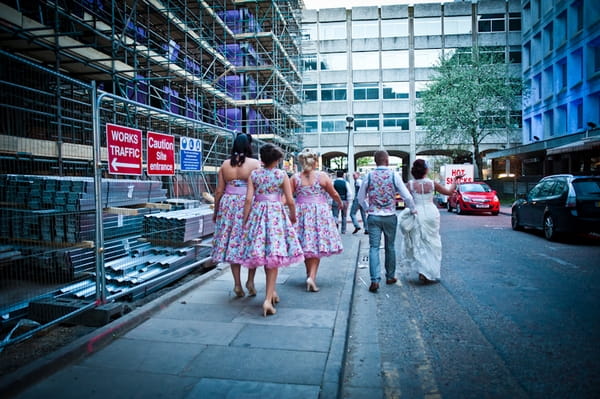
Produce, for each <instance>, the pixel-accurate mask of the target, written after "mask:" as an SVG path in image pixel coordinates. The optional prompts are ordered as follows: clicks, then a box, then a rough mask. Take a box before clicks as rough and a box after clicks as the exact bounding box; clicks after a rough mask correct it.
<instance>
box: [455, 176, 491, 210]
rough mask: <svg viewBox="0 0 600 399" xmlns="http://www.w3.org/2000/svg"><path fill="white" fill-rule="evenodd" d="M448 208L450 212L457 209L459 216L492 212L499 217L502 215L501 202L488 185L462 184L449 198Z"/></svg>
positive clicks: (477, 183) (480, 183)
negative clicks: (466, 213)
mask: <svg viewBox="0 0 600 399" xmlns="http://www.w3.org/2000/svg"><path fill="white" fill-rule="evenodd" d="M447 208H448V212H452V210H453V209H456V213H458V214H461V213H465V212H470V213H471V212H472V213H481V212H491V214H492V215H497V214H499V213H500V200H499V199H498V195H497V194H496V191H494V190H493V189H492V188H491V187H490V186H488V185H487V184H486V183H482V182H471V183H460V184H459V185H457V186H456V191H455V192H454V193H453V194H452V195H451V196H449V197H448V203H447Z"/></svg>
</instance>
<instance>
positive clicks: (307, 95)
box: [303, 85, 317, 102]
mask: <svg viewBox="0 0 600 399" xmlns="http://www.w3.org/2000/svg"><path fill="white" fill-rule="evenodd" d="M303 92H304V101H307V102H308V101H317V85H306V86H304V88H303Z"/></svg>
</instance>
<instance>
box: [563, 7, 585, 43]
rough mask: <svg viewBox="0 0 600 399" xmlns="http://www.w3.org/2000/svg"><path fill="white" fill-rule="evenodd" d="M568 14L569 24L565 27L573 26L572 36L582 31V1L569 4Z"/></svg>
mask: <svg viewBox="0 0 600 399" xmlns="http://www.w3.org/2000/svg"><path fill="white" fill-rule="evenodd" d="M570 13H571V17H570V21H569V22H570V23H568V24H567V26H573V31H571V36H572V35H574V34H576V33H577V32H579V31H580V30H582V29H583V1H582V0H575V1H574V2H573V3H571V8H570Z"/></svg>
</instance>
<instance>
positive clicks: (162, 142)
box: [146, 132, 175, 176]
mask: <svg viewBox="0 0 600 399" xmlns="http://www.w3.org/2000/svg"><path fill="white" fill-rule="evenodd" d="M146 144H147V145H148V176H172V175H174V174H175V136H171V135H169V134H162V133H154V132H148V133H147V135H146Z"/></svg>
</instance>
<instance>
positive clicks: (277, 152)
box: [260, 143, 283, 165]
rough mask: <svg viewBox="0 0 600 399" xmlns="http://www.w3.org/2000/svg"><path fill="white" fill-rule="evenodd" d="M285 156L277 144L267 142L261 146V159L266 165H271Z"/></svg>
mask: <svg viewBox="0 0 600 399" xmlns="http://www.w3.org/2000/svg"><path fill="white" fill-rule="evenodd" d="M281 158H283V151H282V150H281V148H279V147H277V146H276V145H275V144H271V143H267V144H265V145H263V146H262V147H261V148H260V160H261V161H262V162H263V163H264V164H265V165H270V164H271V163H273V162H275V161H279V160H280V159H281Z"/></svg>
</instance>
